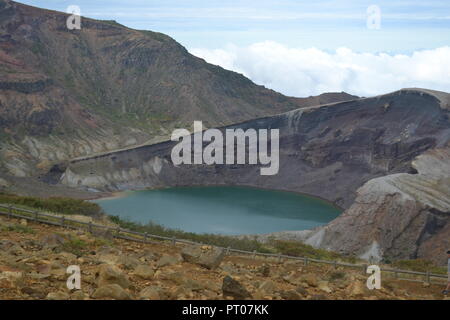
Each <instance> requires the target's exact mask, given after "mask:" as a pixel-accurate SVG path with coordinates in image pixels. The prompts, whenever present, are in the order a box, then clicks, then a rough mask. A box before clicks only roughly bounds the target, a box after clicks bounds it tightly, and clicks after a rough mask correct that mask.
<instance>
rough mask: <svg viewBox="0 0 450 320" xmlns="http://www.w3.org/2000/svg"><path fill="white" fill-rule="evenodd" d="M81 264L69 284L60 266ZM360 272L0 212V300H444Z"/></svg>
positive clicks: (433, 289)
mask: <svg viewBox="0 0 450 320" xmlns="http://www.w3.org/2000/svg"><path fill="white" fill-rule="evenodd" d="M70 265H78V266H79V267H80V269H81V289H80V290H69V289H68V288H67V279H68V277H69V276H70V274H67V273H66V270H67V267H68V266H70ZM366 280H367V276H366V275H363V274H362V272H361V270H359V271H357V270H352V269H347V268H346V269H344V268H341V267H338V268H334V267H332V266H323V265H317V264H312V265H308V266H304V265H303V264H302V263H301V262H296V261H281V262H278V261H277V260H276V259H273V260H272V259H269V258H257V259H253V258H251V257H240V256H234V255H233V256H231V255H225V254H224V253H223V252H221V251H220V250H218V249H215V248H213V247H210V246H202V247H200V246H197V247H192V246H186V245H181V244H180V245H177V246H173V245H171V244H169V243H155V244H140V243H135V242H130V241H127V240H118V239H107V238H105V237H99V236H98V235H96V236H94V235H92V234H89V233H87V232H83V231H73V230H67V229H63V228H59V227H53V226H47V225H43V224H37V223H30V222H26V221H25V220H21V221H19V220H14V219H6V218H1V217H0V299H2V300H9V299H27V300H28V299H50V300H69V299H71V300H89V299H151V300H158V299H164V300H167V299H172V300H174V299H200V300H217V299H268V300H271V299H277V300H280V299H289V300H297V299H298V300H300V299H307V300H322V299H339V300H341V299H364V300H376V299H443V298H444V299H447V298H445V297H443V296H442V294H441V291H442V289H443V288H442V286H440V285H435V284H431V285H424V284H422V283H416V282H409V281H402V280H391V279H383V280H382V288H381V289H380V290H372V291H371V290H368V289H367V287H366V284H365V283H366Z"/></svg>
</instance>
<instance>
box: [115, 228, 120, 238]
mask: <svg viewBox="0 0 450 320" xmlns="http://www.w3.org/2000/svg"><path fill="white" fill-rule="evenodd" d="M119 233H120V227H117V229H116V236H119Z"/></svg>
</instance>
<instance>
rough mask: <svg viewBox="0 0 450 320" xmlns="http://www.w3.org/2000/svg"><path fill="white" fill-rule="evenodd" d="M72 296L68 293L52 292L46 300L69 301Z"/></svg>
mask: <svg viewBox="0 0 450 320" xmlns="http://www.w3.org/2000/svg"><path fill="white" fill-rule="evenodd" d="M69 298H70V296H69V294H68V293H66V292H62V291H58V292H50V293H49V294H48V295H47V297H46V298H45V299H47V300H69Z"/></svg>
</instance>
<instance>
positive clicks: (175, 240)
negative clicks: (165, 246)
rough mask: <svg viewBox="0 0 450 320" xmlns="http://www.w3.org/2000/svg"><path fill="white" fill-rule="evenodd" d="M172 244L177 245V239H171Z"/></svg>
mask: <svg viewBox="0 0 450 320" xmlns="http://www.w3.org/2000/svg"><path fill="white" fill-rule="evenodd" d="M172 244H173V245H176V244H177V238H175V237H172Z"/></svg>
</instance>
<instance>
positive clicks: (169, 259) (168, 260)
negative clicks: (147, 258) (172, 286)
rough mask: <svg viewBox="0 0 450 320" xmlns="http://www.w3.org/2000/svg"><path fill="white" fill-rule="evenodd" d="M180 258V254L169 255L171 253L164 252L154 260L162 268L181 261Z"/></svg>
mask: <svg viewBox="0 0 450 320" xmlns="http://www.w3.org/2000/svg"><path fill="white" fill-rule="evenodd" d="M181 260H182V259H181V257H180V256H171V255H168V254H165V255H163V256H162V257H161V258H160V259H159V260H158V261H157V262H156V266H157V267H158V268H162V267H165V266H171V265H174V264H177V263H179V262H181Z"/></svg>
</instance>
